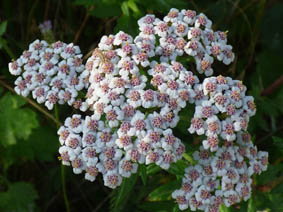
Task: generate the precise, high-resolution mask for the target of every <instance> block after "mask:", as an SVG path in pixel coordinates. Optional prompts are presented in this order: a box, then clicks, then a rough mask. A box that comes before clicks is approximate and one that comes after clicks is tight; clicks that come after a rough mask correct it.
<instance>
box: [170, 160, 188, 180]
mask: <svg viewBox="0 0 283 212" xmlns="http://www.w3.org/2000/svg"><path fill="white" fill-rule="evenodd" d="M187 167H188V163H187V162H185V161H183V160H179V161H177V162H176V163H173V164H171V165H170V168H169V169H168V170H167V171H168V172H169V173H171V174H174V175H178V176H181V177H183V176H184V174H185V168H187Z"/></svg>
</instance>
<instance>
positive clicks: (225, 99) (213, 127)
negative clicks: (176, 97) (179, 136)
mask: <svg viewBox="0 0 283 212" xmlns="http://www.w3.org/2000/svg"><path fill="white" fill-rule="evenodd" d="M195 89H196V90H197V91H195V92H196V93H197V92H199V93H200V96H201V98H199V99H198V100H197V101H196V102H195V104H196V107H195V113H194V117H193V118H192V120H191V126H190V128H189V129H188V131H189V132H190V133H192V134H193V133H196V134H198V135H202V134H205V135H206V136H207V138H206V140H204V141H203V146H204V148H205V149H210V150H211V151H216V150H217V148H218V141H219V139H220V138H222V139H224V140H228V141H234V140H236V133H237V132H240V131H246V130H247V127H248V122H249V119H250V117H251V116H253V115H254V114H255V112H256V106H255V103H254V98H253V97H252V96H246V94H245V92H246V87H245V86H244V85H243V84H242V82H241V81H239V80H232V79H231V78H230V77H223V76H221V75H219V76H217V77H209V78H206V79H205V80H204V81H203V83H202V84H200V85H197V86H196V87H195Z"/></svg>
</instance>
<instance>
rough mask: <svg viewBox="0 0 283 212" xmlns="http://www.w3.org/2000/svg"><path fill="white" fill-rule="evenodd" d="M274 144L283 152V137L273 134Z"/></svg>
mask: <svg viewBox="0 0 283 212" xmlns="http://www.w3.org/2000/svg"><path fill="white" fill-rule="evenodd" d="M272 140H273V144H274V145H275V146H276V147H277V149H278V150H279V151H280V152H283V138H280V137H276V136H273V137H272Z"/></svg>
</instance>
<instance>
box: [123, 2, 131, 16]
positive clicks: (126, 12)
mask: <svg viewBox="0 0 283 212" xmlns="http://www.w3.org/2000/svg"><path fill="white" fill-rule="evenodd" d="M121 10H122V12H123V14H124V15H126V16H130V10H129V6H128V4H127V2H123V3H122V4H121Z"/></svg>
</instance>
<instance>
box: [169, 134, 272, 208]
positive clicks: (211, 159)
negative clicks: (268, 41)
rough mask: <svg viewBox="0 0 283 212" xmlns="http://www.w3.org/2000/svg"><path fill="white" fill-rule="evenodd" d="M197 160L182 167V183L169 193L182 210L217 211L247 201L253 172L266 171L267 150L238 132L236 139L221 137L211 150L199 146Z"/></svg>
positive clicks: (195, 155)
mask: <svg viewBox="0 0 283 212" xmlns="http://www.w3.org/2000/svg"><path fill="white" fill-rule="evenodd" d="M193 156H194V159H195V160H196V161H197V164H196V165H194V166H190V167H188V168H187V169H186V170H185V176H184V178H183V182H182V187H181V188H180V189H178V190H176V191H174V192H173V193H172V197H173V198H174V199H176V202H177V203H178V205H179V208H180V209H181V210H185V209H187V208H188V207H190V209H191V210H192V211H195V210H197V209H198V210H203V211H207V212H216V211H219V207H220V205H221V204H224V205H225V206H226V207H230V206H231V205H233V204H235V203H239V202H240V201H241V200H244V201H247V200H248V199H249V198H250V196H251V192H252V175H253V174H260V173H261V172H262V171H266V169H267V164H268V153H267V152H262V151H257V148H256V146H254V145H253V143H252V142H251V140H250V135H249V133H247V132H239V133H237V142H236V143H233V142H231V141H227V140H226V141H224V144H223V146H222V147H219V148H218V149H217V150H216V152H214V153H211V152H210V151H209V150H205V149H204V148H203V147H200V150H199V151H196V152H195V153H194V154H193Z"/></svg>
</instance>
